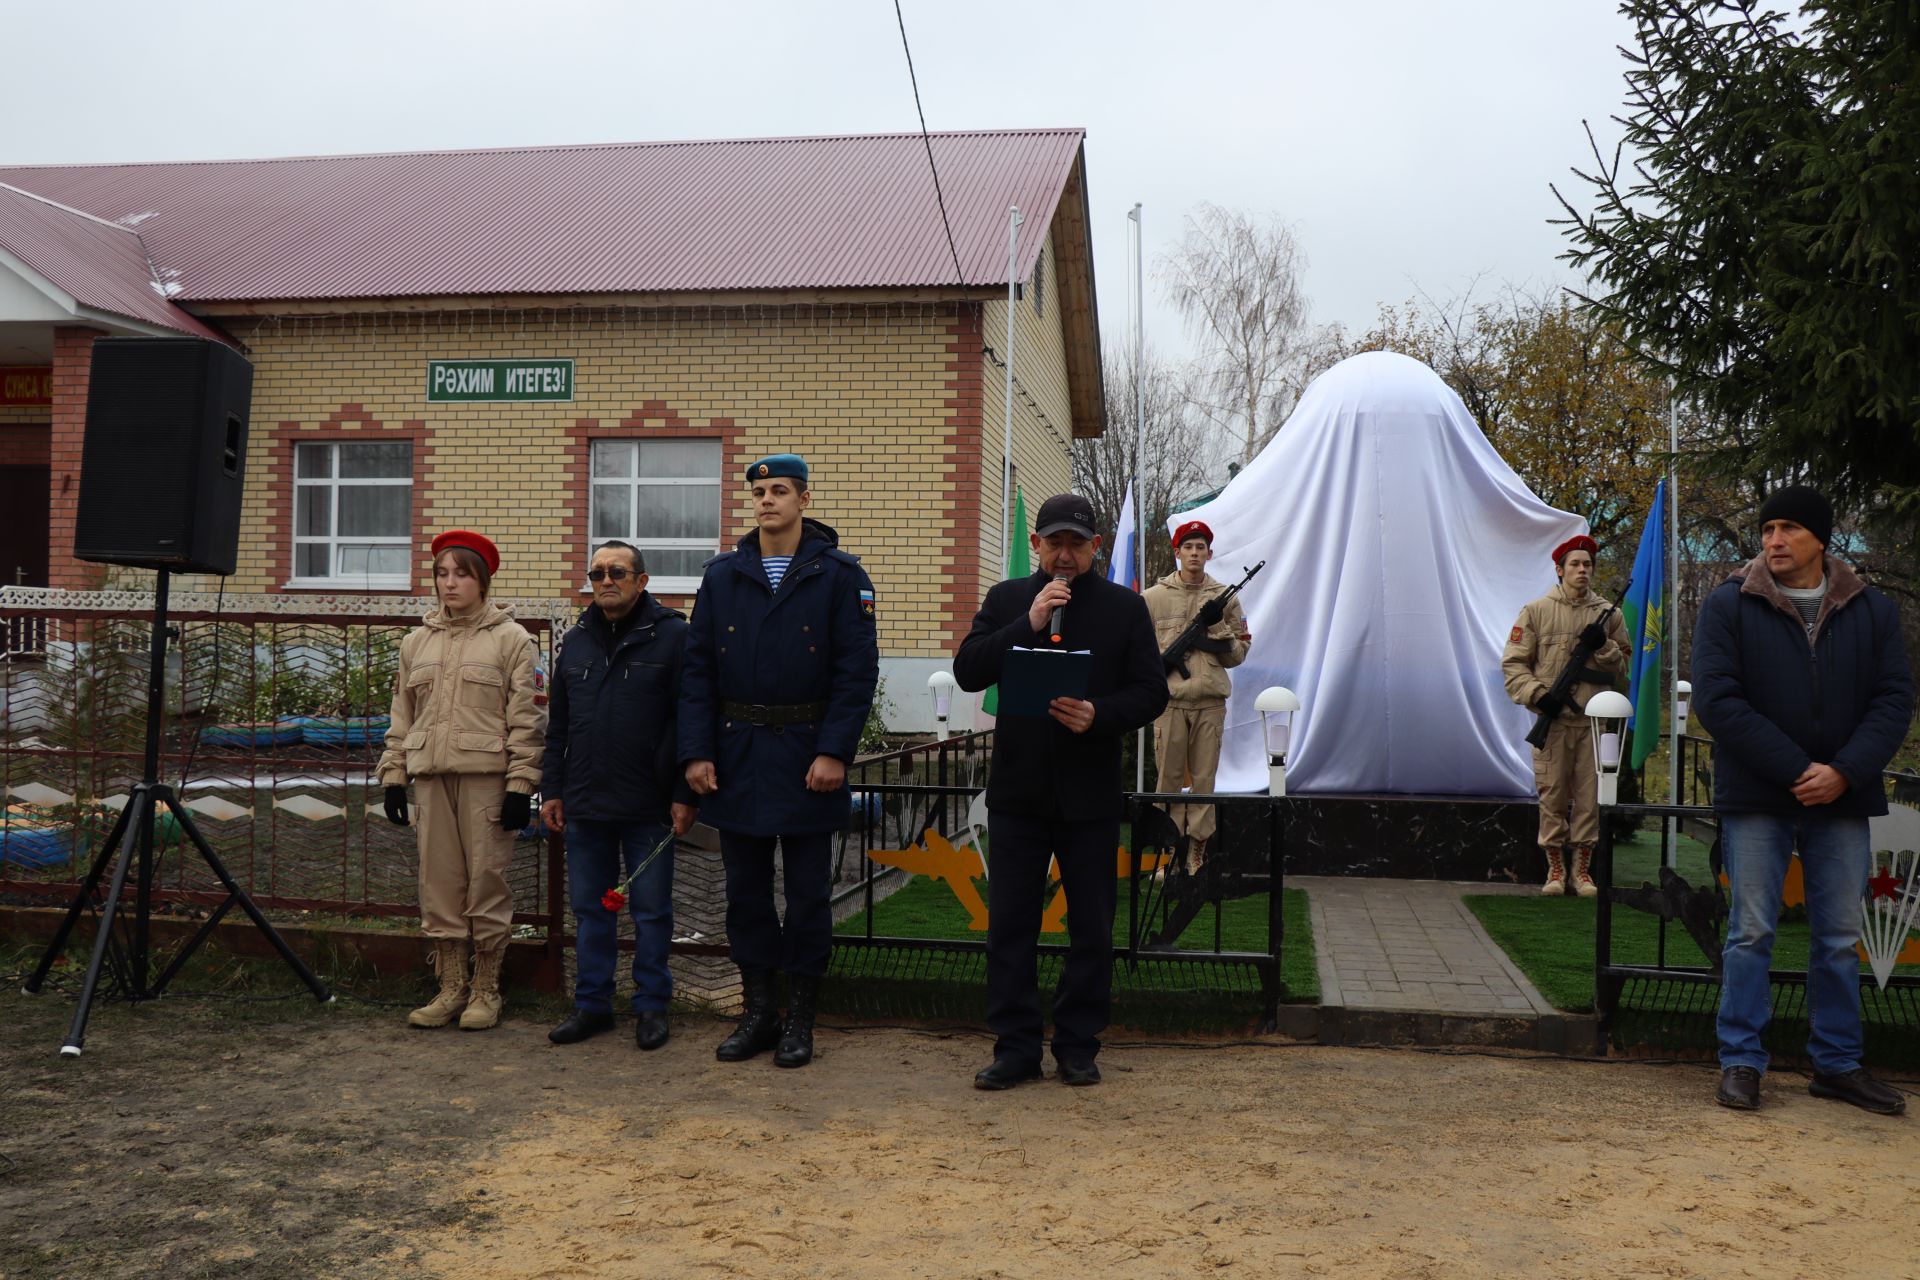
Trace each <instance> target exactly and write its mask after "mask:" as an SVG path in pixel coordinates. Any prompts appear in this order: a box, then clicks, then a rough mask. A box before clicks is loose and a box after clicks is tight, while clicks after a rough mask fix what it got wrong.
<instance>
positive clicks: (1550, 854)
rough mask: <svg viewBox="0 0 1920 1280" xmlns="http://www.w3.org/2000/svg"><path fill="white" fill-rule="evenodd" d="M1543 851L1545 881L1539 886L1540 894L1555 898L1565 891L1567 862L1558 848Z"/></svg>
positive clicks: (1544, 896)
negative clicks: (1545, 862) (1545, 859)
mask: <svg viewBox="0 0 1920 1280" xmlns="http://www.w3.org/2000/svg"><path fill="white" fill-rule="evenodd" d="M1544 852H1545V853H1546V855H1547V882H1546V883H1545V884H1543V885H1541V886H1540V896H1541V897H1543V898H1557V897H1559V896H1560V895H1561V894H1563V893H1565V892H1566V891H1567V862H1566V859H1565V858H1563V857H1561V856H1560V851H1559V850H1558V849H1547V850H1544Z"/></svg>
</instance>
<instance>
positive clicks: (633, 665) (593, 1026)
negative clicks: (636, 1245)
mask: <svg viewBox="0 0 1920 1280" xmlns="http://www.w3.org/2000/svg"><path fill="white" fill-rule="evenodd" d="M587 577H588V578H589V579H590V580H591V581H592V583H593V603H592V604H590V605H588V606H587V608H586V611H585V612H584V613H582V614H581V615H580V621H579V622H577V623H575V624H574V626H573V628H572V629H571V630H570V631H568V632H567V634H566V635H565V636H564V637H563V638H562V639H561V641H560V648H559V650H558V652H557V653H556V654H555V656H554V662H553V665H554V678H553V707H552V711H551V714H549V716H548V717H547V754H546V761H545V770H546V771H545V774H544V776H543V777H542V779H541V783H540V794H541V796H542V797H544V803H543V804H541V806H540V818H541V820H542V821H543V822H545V823H546V824H547V826H548V827H550V828H553V829H555V830H562V831H565V832H566V837H567V896H568V898H569V900H570V901H571V902H572V905H573V916H574V922H575V926H576V930H577V933H578V941H577V943H576V944H575V948H574V955H575V961H576V972H575V978H574V986H573V1006H574V1007H573V1016H571V1017H569V1018H568V1019H567V1020H566V1021H565V1022H563V1023H561V1024H560V1025H559V1026H557V1027H555V1028H554V1029H553V1030H552V1031H549V1032H548V1033H547V1039H549V1040H551V1041H553V1042H554V1043H555V1044H573V1043H575V1042H576V1041H580V1040H585V1039H586V1038H587V1037H588V1036H592V1035H598V1034H599V1033H600V1032H602V1031H606V1030H609V1029H610V1028H611V1027H612V1026H613V990H614V973H615V964H616V962H617V961H618V959H619V954H620V952H619V946H620V940H619V923H620V917H619V909H620V907H621V906H622V905H624V906H625V907H626V908H627V910H628V912H629V913H630V914H631V915H632V916H633V984H634V992H633V1011H634V1014H635V1018H636V1023H635V1026H634V1040H635V1042H636V1043H638V1044H639V1046H640V1047H641V1048H642V1049H658V1048H659V1047H660V1046H661V1045H663V1044H665V1043H666V1042H667V1000H668V998H669V997H670V996H671V995H672V993H673V980H672V978H671V977H670V976H669V974H668V972H667V956H668V952H669V950H670V949H671V948H672V945H673V845H672V843H671V842H668V841H667V835H668V832H669V830H671V832H672V833H673V834H674V835H685V834H686V832H687V829H688V828H689V827H691V826H692V825H693V819H694V805H695V798H694V794H693V790H692V788H690V787H689V786H688V785H687V781H686V779H685V777H683V776H682V775H681V772H680V761H679V755H678V752H677V740H676V735H675V713H676V710H677V708H678V706H679V702H680V662H681V655H682V653H683V652H684V650H685V647H686V638H687V621H686V619H685V618H684V617H682V616H681V615H680V614H678V613H676V612H675V611H673V610H672V609H669V608H667V607H666V606H664V605H662V604H660V603H659V602H658V601H656V600H655V599H654V598H653V597H652V596H651V595H649V594H648V593H647V589H646V588H647V573H646V561H645V559H644V558H643V557H642V556H641V553H640V551H639V549H638V548H636V547H633V546H630V545H628V544H627V543H624V542H605V543H602V544H601V545H600V547H599V548H598V549H597V550H596V551H595V552H594V553H593V565H592V568H591V569H590V570H589V571H588V573H587ZM663 842H665V843H664V845H663ZM655 849H659V853H658V855H657V856H655V855H654V850H655ZM649 856H652V857H653V861H652V862H650V863H649V862H647V859H648V857H649ZM643 867H644V870H643V869H642V868H643ZM629 877H631V878H632V882H631V883H628V878H629ZM619 886H625V887H624V888H623V889H622V888H619ZM610 890H611V891H616V892H618V893H619V894H620V896H621V898H624V900H625V901H624V902H621V901H620V900H619V899H614V898H612V895H611V894H610V893H609V891H610Z"/></svg>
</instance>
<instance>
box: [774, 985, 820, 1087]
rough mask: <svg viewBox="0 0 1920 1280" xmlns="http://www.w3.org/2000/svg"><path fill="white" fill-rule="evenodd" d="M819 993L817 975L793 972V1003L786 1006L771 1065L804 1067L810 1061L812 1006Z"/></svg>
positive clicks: (811, 1059) (811, 1058)
mask: <svg viewBox="0 0 1920 1280" xmlns="http://www.w3.org/2000/svg"><path fill="white" fill-rule="evenodd" d="M819 995H820V979H818V978H809V977H803V976H801V975H799V974H795V975H794V979H793V1003H792V1005H790V1006H789V1007H788V1009H787V1026H786V1029H785V1030H784V1031H782V1032H781V1033H780V1047H779V1048H778V1049H776V1050H774V1054H773V1065H774V1066H776V1067H804V1066H806V1065H807V1064H808V1063H809V1062H812V1061H813V1006H814V1003H815V1001H816V1000H817V999H818V997H819Z"/></svg>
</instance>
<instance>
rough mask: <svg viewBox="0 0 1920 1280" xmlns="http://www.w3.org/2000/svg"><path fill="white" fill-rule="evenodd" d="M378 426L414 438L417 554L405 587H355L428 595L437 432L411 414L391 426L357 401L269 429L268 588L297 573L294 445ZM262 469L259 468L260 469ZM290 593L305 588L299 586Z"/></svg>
mask: <svg viewBox="0 0 1920 1280" xmlns="http://www.w3.org/2000/svg"><path fill="white" fill-rule="evenodd" d="M374 431H377V432H379V433H380V435H381V437H382V438H384V439H394V438H396V437H397V438H400V439H405V440H411V441H413V492H412V498H413V511H412V515H411V518H410V522H411V526H412V527H411V534H412V537H413V559H412V562H411V568H410V570H409V574H408V584H407V586H406V587H405V588H404V589H396V590H392V591H356V592H354V593H353V594H355V595H371V596H406V595H425V594H427V592H428V584H430V583H431V581H432V573H433V570H432V548H431V543H432V539H431V538H430V537H428V535H427V499H428V497H429V496H431V495H432V493H433V472H434V463H433V433H432V432H431V431H429V430H428V429H427V424H426V423H425V422H424V421H422V420H421V419H419V418H409V419H407V420H406V421H404V422H402V423H400V424H399V425H398V426H389V425H388V424H386V423H384V422H381V421H380V420H379V419H377V418H375V417H374V416H373V415H372V414H370V413H368V412H367V411H366V409H365V408H364V407H363V406H361V405H357V404H343V405H341V406H340V407H339V408H338V409H337V410H335V411H334V412H332V413H330V414H328V415H327V416H326V417H325V418H324V419H322V420H321V421H319V422H317V423H307V422H282V423H279V424H278V425H276V426H275V427H274V428H273V429H272V430H271V431H270V432H268V433H267V438H268V440H269V441H270V442H271V447H270V448H269V449H268V450H267V455H266V457H265V458H264V459H259V462H260V463H261V464H262V466H263V470H264V471H265V473H266V483H267V528H266V530H265V537H266V542H267V545H268V547H269V548H270V556H269V559H268V580H267V586H266V589H267V590H268V591H269V592H272V593H275V594H279V593H281V592H284V591H286V583H287V580H288V579H290V578H292V577H293V446H294V445H295V444H318V443H320V442H322V441H326V440H364V439H366V438H367V433H368V432H374ZM256 474H258V473H256ZM291 594H294V595H299V594H302V589H300V588H296V589H295V590H294V591H293V592H292V593H291Z"/></svg>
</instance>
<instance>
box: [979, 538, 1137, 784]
mask: <svg viewBox="0 0 1920 1280" xmlns="http://www.w3.org/2000/svg"><path fill="white" fill-rule="evenodd" d="M1050 581H1052V576H1051V575H1050V574H1047V573H1035V574H1034V575H1032V576H1031V577H1027V578H1013V579H1010V580H1008V581H1006V582H1002V583H999V584H998V585H996V586H995V587H993V589H992V590H990V591H988V592H987V599H986V602H985V603H984V604H982V605H981V606H980V612H979V613H977V614H975V615H974V619H973V630H971V631H970V632H968V633H967V638H966V639H965V640H963V641H961V642H960V651H959V652H958V653H956V654H955V655H954V656H953V675H954V679H955V680H957V681H959V684H960V687H961V688H962V689H966V690H968V691H970V692H972V691H978V690H981V689H985V688H986V687H987V686H988V685H991V684H995V683H997V682H998V681H999V679H1000V670H1001V666H1002V664H1003V663H1004V662H1005V660H1006V655H1007V650H1009V649H1011V648H1013V647H1014V646H1015V645H1021V646H1025V647H1027V648H1038V647H1043V646H1046V645H1047V644H1048V638H1047V637H1045V636H1042V635H1039V634H1036V633H1035V632H1034V630H1033V629H1032V628H1031V627H1030V626H1029V625H1028V623H1027V610H1028V609H1029V608H1030V607H1032V605H1033V598H1034V597H1035V596H1037V595H1039V594H1040V592H1041V590H1042V589H1043V588H1044V587H1045V586H1046V585H1047V583H1048V582H1050ZM1069 585H1071V587H1072V588H1073V600H1072V602H1071V603H1070V604H1068V605H1067V608H1066V614H1065V617H1064V620H1063V622H1062V626H1063V630H1062V632H1061V645H1062V647H1064V648H1067V649H1086V650H1089V651H1091V652H1092V654H1093V672H1092V675H1091V676H1090V677H1089V678H1088V681H1087V701H1089V702H1091V703H1093V727H1092V728H1091V729H1089V730H1087V732H1085V733H1074V732H1073V731H1071V730H1070V729H1068V728H1067V727H1066V726H1065V725H1063V724H1061V723H1060V722H1059V721H1057V720H1055V719H1053V718H1052V717H1051V716H1047V717H1031V716H1002V717H1000V719H999V721H998V722H997V723H996V724H995V725H994V731H993V764H992V768H991V771H990V773H989V775H988V780H987V807H988V808H989V809H993V810H997V811H999V812H1001V813H1009V814H1014V815H1016V816H1018V817H1023V818H1034V819H1039V820H1043V821H1053V820H1057V821H1065V822H1089V821H1093V820H1096V819H1112V818H1114V817H1116V816H1117V815H1118V814H1119V813H1120V811H1121V805H1122V801H1121V793H1122V785H1123V780H1122V779H1121V777H1120V740H1121V738H1123V737H1124V736H1125V735H1127V734H1129V733H1132V732H1133V731H1134V730H1136V729H1140V728H1144V727H1145V726H1147V725H1150V724H1152V723H1153V722H1154V720H1155V719H1156V718H1157V717H1158V716H1159V715H1160V713H1161V712H1162V711H1165V710H1166V708H1167V676H1166V672H1165V670H1164V669H1163V668H1162V667H1161V665H1160V645H1159V642H1158V641H1156V640H1155V638H1154V634H1153V619H1152V617H1151V616H1149V615H1148V613H1147V605H1146V602H1145V601H1144V600H1142V599H1141V598H1140V597H1139V596H1137V595H1135V594H1134V593H1133V592H1131V591H1129V590H1127V588H1125V587H1123V586H1120V585H1118V584H1117V583H1112V582H1108V581H1107V580H1106V579H1105V578H1102V577H1100V576H1099V575H1098V574H1095V573H1083V574H1081V575H1080V576H1079V577H1077V578H1075V579H1074V580H1073V582H1072V583H1071V584H1069Z"/></svg>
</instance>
